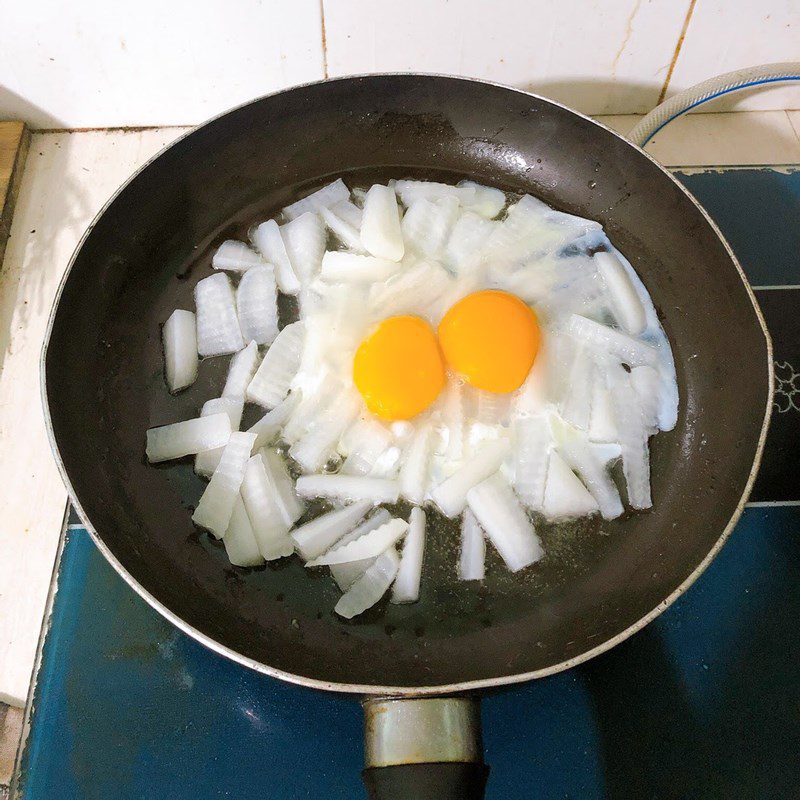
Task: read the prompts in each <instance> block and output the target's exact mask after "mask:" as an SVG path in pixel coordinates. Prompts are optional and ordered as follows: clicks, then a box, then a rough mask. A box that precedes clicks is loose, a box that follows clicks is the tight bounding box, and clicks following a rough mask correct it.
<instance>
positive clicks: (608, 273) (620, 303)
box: [594, 251, 647, 336]
mask: <svg viewBox="0 0 800 800" xmlns="http://www.w3.org/2000/svg"><path fill="white" fill-rule="evenodd" d="M594 261H595V263H596V264H597V271H598V272H599V273H600V275H601V277H602V278H603V281H604V283H605V285H606V288H607V289H608V293H609V296H610V298H611V305H612V310H613V311H614V317H615V318H616V320H617V322H618V323H619V325H620V327H621V328H622V329H623V330H624V331H625V332H626V333H630V334H631V335H632V336H638V335H639V334H640V333H642V331H643V330H644V329H645V326H646V325H647V320H646V318H645V313H644V306H643V305H642V301H641V300H640V299H639V293H638V292H637V291H636V288H635V287H634V285H633V283H632V282H631V279H630V277H629V275H628V272H627V270H626V269H625V267H624V266H623V265H622V262H621V261H620V260H619V259H618V258H617V257H616V256H615V255H614V253H608V252H605V251H600V252H599V253H595V254H594Z"/></svg>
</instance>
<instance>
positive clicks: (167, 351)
mask: <svg viewBox="0 0 800 800" xmlns="http://www.w3.org/2000/svg"><path fill="white" fill-rule="evenodd" d="M161 335H162V338H163V341H164V372H165V374H166V378H167V388H168V389H169V390H170V392H172V393H173V394H174V393H175V392H179V391H180V390H181V389H185V388H186V387H187V386H191V385H192V384H193V383H194V382H195V381H196V380H197V322H196V320H195V315H194V312H193V311H182V310H181V309H176V310H175V311H173V312H172V314H170V317H169V319H168V320H167V321H166V322H165V323H164V327H163V329H162V331H161Z"/></svg>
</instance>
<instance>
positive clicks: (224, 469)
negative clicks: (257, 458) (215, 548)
mask: <svg viewBox="0 0 800 800" xmlns="http://www.w3.org/2000/svg"><path fill="white" fill-rule="evenodd" d="M255 440H256V435H255V434H254V433H239V432H238V431H236V432H235V433H231V436H230V439H228V444H226V445H225V449H224V450H223V451H222V458H220V460H219V466H218V467H217V468H216V469H215V470H214V474H213V475H212V476H211V482H210V483H209V484H208V486H206V490H205V491H204V492H203V496H202V497H201V498H200V502H199V503H198V504H197V508H196V509H195V512H194V514H192V522H194V524H195V525H199V526H200V527H201V528H205V529H206V530H208V531H210V532H211V533H212V534H214V536H216V537H217V539H221V538H222V537H223V536H224V535H225V531H227V530H228V524H229V523H230V521H231V514H232V513H233V506H234V504H235V503H236V500H237V499H238V497H239V489H240V488H241V485H242V480H243V479H244V472H245V469H246V467H247V462H248V460H249V459H250V451H251V450H252V448H253V443H254V442H255Z"/></svg>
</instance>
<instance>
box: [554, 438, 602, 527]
mask: <svg viewBox="0 0 800 800" xmlns="http://www.w3.org/2000/svg"><path fill="white" fill-rule="evenodd" d="M598 510H599V507H598V505H597V501H596V500H595V499H594V497H592V495H591V494H590V493H589V490H588V489H587V488H586V487H585V486H584V485H583V484H582V483H581V482H580V479H579V478H578V477H577V475H575V473H574V472H573V471H572V470H571V469H570V468H569V467H568V466H567V464H566V462H565V461H564V459H563V458H561V456H560V455H559V454H558V453H557V452H556V451H555V450H553V451H552V452H551V453H550V461H549V463H548V465H547V484H546V485H545V489H544V504H543V506H542V513H543V514H544V515H545V517H547V519H551V520H558V519H572V518H574V517H588V516H589V515H590V514H594V513H595V512H596V511H598Z"/></svg>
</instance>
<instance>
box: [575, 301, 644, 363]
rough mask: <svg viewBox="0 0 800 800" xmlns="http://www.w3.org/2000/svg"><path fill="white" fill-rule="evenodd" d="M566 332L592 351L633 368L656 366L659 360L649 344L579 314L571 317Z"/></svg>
mask: <svg viewBox="0 0 800 800" xmlns="http://www.w3.org/2000/svg"><path fill="white" fill-rule="evenodd" d="M566 331H567V333H568V334H569V335H570V336H572V337H573V338H574V339H576V340H577V341H579V342H583V343H584V344H585V345H587V346H588V347H590V348H591V349H592V350H595V351H597V352H599V353H604V354H607V355H611V356H614V357H615V358H618V359H619V360H620V361H624V362H625V363H627V364H630V366H632V367H638V366H641V365H643V364H648V365H650V366H654V365H655V364H656V362H657V360H658V353H657V352H656V350H655V348H653V347H650V345H649V344H645V343H644V342H640V341H639V340H638V339H633V338H632V337H630V336H628V335H627V334H625V333H620V332H619V331H615V330H614V329H613V328H609V327H608V326H607V325H601V324H600V323H599V322H594V320H591V319H587V318H586V317H581V316H579V315H578V314H572V316H570V318H569V319H568V321H567V326H566Z"/></svg>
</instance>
